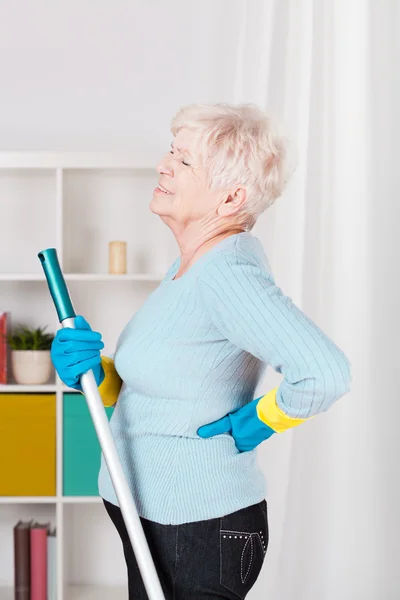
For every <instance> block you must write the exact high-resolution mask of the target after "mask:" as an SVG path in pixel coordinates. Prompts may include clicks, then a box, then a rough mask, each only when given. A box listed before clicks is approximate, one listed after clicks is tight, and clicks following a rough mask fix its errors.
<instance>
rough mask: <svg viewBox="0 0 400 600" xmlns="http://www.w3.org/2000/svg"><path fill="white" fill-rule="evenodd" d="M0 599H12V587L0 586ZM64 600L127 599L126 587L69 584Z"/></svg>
mask: <svg viewBox="0 0 400 600" xmlns="http://www.w3.org/2000/svg"><path fill="white" fill-rule="evenodd" d="M0 598H1V600H14V588H0ZM64 600H128V590H127V588H115V587H109V588H107V587H96V586H92V585H90V586H84V585H83V586H70V587H67V588H66V589H65V592H64Z"/></svg>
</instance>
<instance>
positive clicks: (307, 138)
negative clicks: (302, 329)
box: [234, 0, 400, 600]
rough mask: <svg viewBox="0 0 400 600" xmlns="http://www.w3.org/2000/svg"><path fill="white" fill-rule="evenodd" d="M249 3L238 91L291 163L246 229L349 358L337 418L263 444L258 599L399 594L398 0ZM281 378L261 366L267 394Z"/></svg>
mask: <svg viewBox="0 0 400 600" xmlns="http://www.w3.org/2000/svg"><path fill="white" fill-rule="evenodd" d="M240 6H241V9H242V14H241V15H240V21H241V35H240V37H239V39H238V40H236V51H237V61H236V65H237V70H236V81H235V88H234V96H235V97H234V100H235V101H237V102H256V103H257V104H258V105H260V106H261V107H262V108H264V109H268V110H270V112H271V113H273V114H274V115H275V116H277V118H278V120H279V121H281V122H282V124H283V126H284V130H285V132H286V134H287V135H288V137H289V138H290V140H291V142H292V147H293V149H294V151H295V157H296V160H297V169H296V171H295V174H294V175H293V177H292V179H291V181H290V183H289V186H288V188H287V190H286V192H285V194H284V196H283V197H282V198H280V199H278V201H277V203H276V205H274V206H273V207H272V208H271V209H270V210H269V211H268V212H267V213H266V214H265V215H263V217H262V218H261V219H260V220H259V222H258V223H257V225H256V227H255V229H254V230H253V231H254V233H255V234H256V235H257V237H259V238H260V239H261V240H262V241H263V243H264V245H265V247H266V249H267V250H268V254H269V256H270V259H271V263H272V267H273V270H274V273H275V276H276V279H277V282H278V284H279V285H280V286H281V287H282V289H283V290H284V292H285V293H286V294H287V295H289V296H290V297H292V299H293V301H294V302H295V303H296V304H298V305H299V306H300V307H301V308H302V310H304V312H306V313H307V314H308V315H309V316H310V317H311V318H312V319H313V320H314V321H315V322H316V323H317V324H318V325H319V326H320V327H321V328H322V329H323V330H324V331H325V332H326V333H327V334H328V335H329V336H330V337H332V339H333V340H334V341H335V342H336V343H337V344H338V345H339V346H340V347H341V348H342V349H343V350H344V351H345V353H346V354H347V355H348V357H349V358H350V360H351V362H352V366H353V384H352V391H351V392H350V393H349V394H347V395H346V396H344V397H343V398H342V399H341V400H340V401H339V402H338V403H337V404H336V405H335V406H334V407H333V408H332V409H331V410H330V411H329V412H327V413H325V414H323V415H320V416H319V417H318V418H317V419H314V420H313V421H312V422H310V423H307V424H304V425H302V426H301V427H299V428H297V429H296V430H294V431H293V432H291V433H286V434H283V435H281V436H274V437H273V438H272V439H271V440H270V441H268V443H265V444H263V446H262V448H261V451H260V461H261V464H262V467H263V470H264V471H265V474H266V476H267V480H268V504H269V519H270V536H271V537H270V547H269V552H268V554H267V558H266V564H265V567H264V570H263V572H262V575H261V576H260V579H259V581H258V582H257V584H256V586H255V588H254V589H253V591H252V593H251V595H250V598H252V599H253V600H261V599H265V600H269V599H271V600H272V599H273V600H392V599H393V600H395V599H398V598H399V597H400V569H399V566H398V565H399V556H400V552H399V548H398V546H399V539H400V527H399V524H400V516H399V514H400V483H399V482H398V481H397V479H399V478H400V476H399V474H398V473H399V470H398V468H397V457H398V456H399V455H400V432H399V427H398V425H399V422H400V394H399V393H398V391H397V389H395V388H396V374H397V369H398V368H399V367H398V364H397V363H398V359H399V358H400V352H399V350H398V344H397V342H398V340H399V334H400V320H399V318H398V316H397V313H398V310H399V307H400V284H399V282H398V281H397V275H398V272H399V269H396V266H397V264H396V263H398V260H399V257H400V242H399V238H400V226H399V222H400V208H399V200H398V194H396V191H397V189H398V187H399V186H398V185H397V186H396V183H397V182H398V174H399V172H400V163H399V160H398V156H399V152H398V150H397V148H395V141H394V140H395V139H396V132H397V133H399V126H400V111H399V107H400V94H399V80H400V76H399V75H400V64H399V63H400V60H399V50H400V47H399V42H398V40H399V37H400V2H398V0H380V1H379V2H377V1H375V0H370V1H368V0H352V1H351V2H349V0H301V1H299V0H275V1H274V0H265V1H264V0H249V1H248V2H242V3H241V5H240ZM397 138H398V135H397ZM396 188H397V189H396ZM279 381H280V379H279V377H278V376H277V374H275V373H274V372H272V373H271V372H268V374H267V377H266V379H265V380H264V381H263V383H262V386H261V387H260V390H259V391H260V393H263V392H264V393H265V392H266V391H267V390H268V389H270V388H271V387H272V386H273V385H277V383H279Z"/></svg>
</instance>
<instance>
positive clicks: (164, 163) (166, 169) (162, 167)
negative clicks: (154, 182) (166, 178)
mask: <svg viewBox="0 0 400 600" xmlns="http://www.w3.org/2000/svg"><path fill="white" fill-rule="evenodd" d="M170 156H171V155H169V154H167V155H166V156H164V157H163V158H162V160H161V161H160V162H159V164H158V165H157V171H158V173H159V174H160V175H173V174H174V170H173V168H172V161H171V160H170Z"/></svg>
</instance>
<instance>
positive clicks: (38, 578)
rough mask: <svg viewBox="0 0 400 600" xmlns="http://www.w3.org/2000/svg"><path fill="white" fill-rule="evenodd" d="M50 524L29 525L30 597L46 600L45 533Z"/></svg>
mask: <svg viewBox="0 0 400 600" xmlns="http://www.w3.org/2000/svg"><path fill="white" fill-rule="evenodd" d="M49 527H50V524H49V523H46V524H41V523H36V522H35V523H32V525H31V530H30V532H31V597H30V600H47V533H48V530H49Z"/></svg>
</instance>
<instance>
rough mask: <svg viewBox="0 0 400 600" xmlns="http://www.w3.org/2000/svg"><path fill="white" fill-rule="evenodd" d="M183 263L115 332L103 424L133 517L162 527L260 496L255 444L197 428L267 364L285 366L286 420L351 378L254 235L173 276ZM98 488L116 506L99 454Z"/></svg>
mask: <svg viewBox="0 0 400 600" xmlns="http://www.w3.org/2000/svg"><path fill="white" fill-rule="evenodd" d="M179 263H180V258H178V259H176V260H175V262H174V263H173V264H172V266H171V267H170V269H169V270H168V272H167V274H166V276H165V278H164V279H163V281H162V282H161V284H160V285H159V287H158V288H157V289H156V290H155V291H154V292H153V293H152V294H151V295H150V296H149V297H148V299H147V300H146V302H145V303H144V304H143V306H142V307H141V308H140V310H139V311H137V312H136V314H135V315H134V316H133V317H132V319H131V320H130V321H129V322H128V324H127V325H126V327H125V329H124V330H123V331H122V333H121V336H120V338H119V340H118V343H117V347H116V352H115V356H114V361H115V367H116V370H117V372H118V373H119V375H120V376H121V378H122V380H123V385H122V388H121V392H120V395H119V398H118V401H117V404H116V407H115V410H114V413H113V415H112V418H111V421H110V427H111V430H112V433H113V437H114V439H115V442H116V445H117V449H118V452H119V455H120V457H121V460H122V465H123V468H124V471H125V473H126V476H127V479H128V482H129V485H130V487H131V489H132V493H133V497H134V500H135V503H136V506H137V508H138V512H139V514H140V515H141V516H143V517H145V518H146V519H150V520H152V521H156V522H158V523H163V524H179V523H185V522H190V521H200V520H203V519H210V518H214V517H219V516H222V515H225V514H229V513H231V512H234V511H236V510H239V509H241V508H244V507H246V506H250V505H251V504H255V503H257V502H259V501H261V500H262V499H263V498H264V497H265V495H266V486H265V481H264V476H263V474H262V472H261V471H260V469H259V467H258V465H257V457H256V451H255V450H254V451H251V452H242V453H241V452H239V451H238V450H237V449H236V446H235V444H234V440H233V438H232V437H231V436H230V435H229V434H222V435H218V436H216V437H214V438H210V439H202V438H200V437H199V436H198V435H197V429H198V428H199V427H200V426H201V425H204V424H206V423H210V422H212V421H215V420H217V419H219V418H220V417H223V416H224V415H225V414H227V413H228V412H230V411H233V410H235V409H237V408H239V407H241V406H243V405H244V404H245V403H247V402H249V401H251V400H253V399H254V398H255V391H256V388H257V385H258V383H259V382H260V379H261V377H262V376H263V374H264V372H265V369H266V368H267V365H268V364H269V365H271V366H272V368H273V369H275V370H276V371H277V372H279V373H281V374H282V375H283V380H282V383H281V384H280V386H279V390H278V392H277V403H278V405H279V407H280V408H281V409H282V410H283V411H284V412H285V413H286V414H288V415H289V416H292V417H299V418H307V417H310V416H312V415H315V414H316V413H318V412H321V411H325V410H327V409H328V408H329V406H330V405H331V404H332V403H333V402H334V401H335V400H337V399H338V398H340V397H341V396H343V395H344V394H345V393H346V392H347V391H348V390H349V385H350V380H351V375H350V363H349V361H348V359H347V358H346V356H345V355H344V353H343V352H342V351H341V350H340V349H339V348H338V347H337V346H336V345H335V344H334V343H333V341H332V340H331V339H330V338H328V337H327V336H326V335H325V334H324V333H323V331H322V330H321V329H320V328H319V327H317V326H316V325H315V324H314V323H313V322H312V321H311V320H310V319H309V318H308V317H306V316H305V315H304V313H303V312H302V311H301V310H300V309H299V308H298V307H296V306H295V305H294V304H293V303H292V301H291V299H290V298H289V297H287V296H284V295H283V293H282V290H281V289H280V288H279V287H278V286H277V285H276V284H275V281H274V277H273V275H272V273H271V269H270V266H269V263H268V259H267V257H266V255H265V253H264V249H263V246H262V244H261V242H260V241H259V240H258V239H257V238H256V237H255V236H253V235H252V234H251V233H249V232H242V233H239V234H234V235H231V236H229V237H227V238H225V239H223V240H222V241H221V242H219V243H218V244H216V245H215V246H214V247H213V248H211V250H209V251H208V252H206V253H205V254H203V255H202V256H201V257H200V258H199V259H198V260H197V261H196V262H195V263H194V264H193V265H192V266H191V267H190V269H189V270H188V271H187V272H186V273H185V274H184V275H183V276H181V277H179V278H178V279H176V280H173V277H174V275H175V274H176V273H177V271H178V268H179ZM268 391H269V390H265V391H263V393H267V392H268ZM265 443H268V442H265ZM99 493H100V495H101V496H102V497H103V498H105V499H106V500H108V501H109V502H112V503H114V504H116V505H118V500H117V498H116V495H115V493H114V490H113V486H112V483H111V479H110V477H109V474H108V469H107V466H106V464H105V461H104V457H103V456H102V459H101V468H100V473H99Z"/></svg>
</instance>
